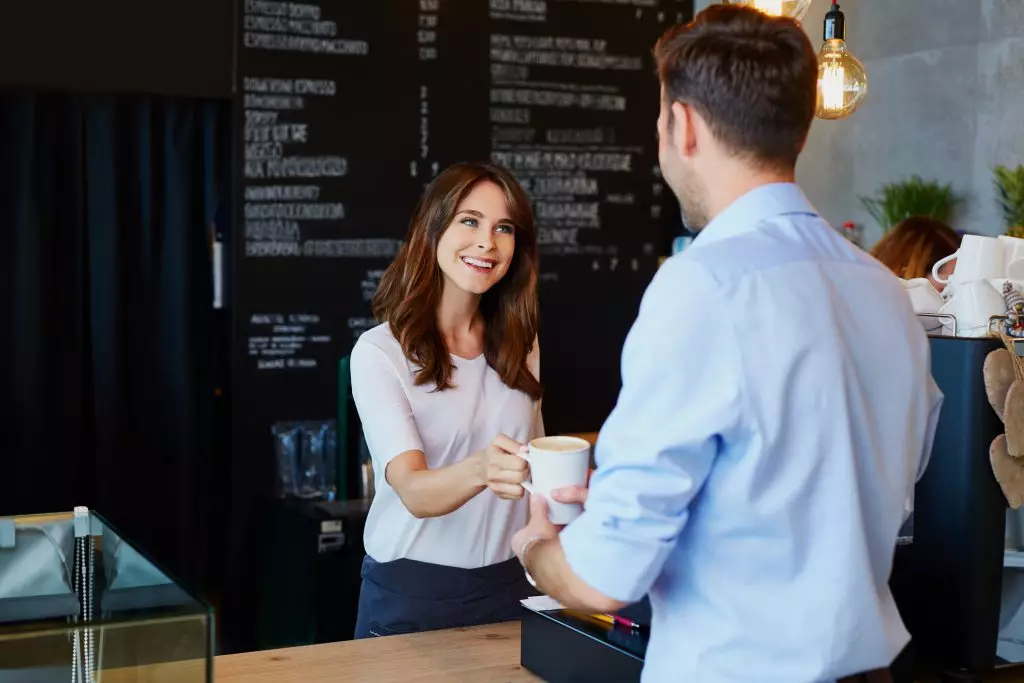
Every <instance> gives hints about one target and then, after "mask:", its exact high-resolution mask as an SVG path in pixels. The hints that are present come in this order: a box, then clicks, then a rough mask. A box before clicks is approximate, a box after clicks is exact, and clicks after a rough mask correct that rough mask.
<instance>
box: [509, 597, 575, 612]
mask: <svg viewBox="0 0 1024 683" xmlns="http://www.w3.org/2000/svg"><path fill="white" fill-rule="evenodd" d="M519 602H520V603H522V605H523V607H525V608H526V609H532V610H533V611H534V612H553V611H555V610H558V609H565V608H564V607H563V606H562V603H560V602H558V600H555V599H554V598H552V597H549V596H547V595H535V596H533V597H532V598H525V599H523V600H520V601H519Z"/></svg>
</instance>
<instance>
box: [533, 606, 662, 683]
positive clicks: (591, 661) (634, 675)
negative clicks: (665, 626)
mask: <svg viewBox="0 0 1024 683" xmlns="http://www.w3.org/2000/svg"><path fill="white" fill-rule="evenodd" d="M646 650H647V635H646V633H645V632H644V631H638V630H634V629H630V628H628V627H626V626H620V625H612V624H606V623H603V622H601V621H597V620H593V619H589V618H587V617H585V616H576V615H574V614H573V613H572V612H568V611H566V610H555V611H550V612H538V611H535V610H532V609H530V608H529V607H526V606H525V605H524V606H523V635H522V646H521V650H520V654H519V661H520V664H521V665H522V666H523V668H525V669H529V670H530V671H532V672H533V673H535V674H536V675H538V676H540V677H541V678H543V679H544V680H545V681H548V682H549V683H577V682H579V683H583V682H584V681H586V682H587V683H590V682H592V681H615V682H616V683H633V682H639V681H640V672H641V670H642V669H643V666H644V653H645V652H646Z"/></svg>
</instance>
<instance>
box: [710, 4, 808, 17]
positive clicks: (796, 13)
mask: <svg viewBox="0 0 1024 683" xmlns="http://www.w3.org/2000/svg"><path fill="white" fill-rule="evenodd" d="M811 2H812V0H725V3H726V4H727V5H746V6H747V7H753V8H754V9H756V10H760V11H762V12H764V13H765V14H770V15H772V16H774V17H791V18H793V19H796V20H797V21H800V20H801V19H803V18H804V15H805V14H807V10H808V9H809V8H810V6H811Z"/></svg>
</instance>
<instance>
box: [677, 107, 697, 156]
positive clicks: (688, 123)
mask: <svg viewBox="0 0 1024 683" xmlns="http://www.w3.org/2000/svg"><path fill="white" fill-rule="evenodd" d="M671 114H672V116H671V123H672V130H671V131H670V134H671V136H672V146H673V147H674V148H675V150H676V152H677V153H678V154H679V156H681V157H691V156H693V155H694V154H695V153H696V151H697V141H698V131H697V125H698V121H697V118H698V114H697V112H695V111H694V110H693V107H691V106H690V105H688V104H684V103H682V102H673V103H672V107H671Z"/></svg>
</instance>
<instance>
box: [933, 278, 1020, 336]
mask: <svg viewBox="0 0 1024 683" xmlns="http://www.w3.org/2000/svg"><path fill="white" fill-rule="evenodd" d="M1005 312H1006V304H1005V302H1004V301H1003V295H1002V294H1001V293H1000V292H998V291H996V288H995V287H993V286H992V284H991V283H989V281H987V280H975V281H973V282H964V283H961V284H960V285H958V286H957V289H956V294H955V295H953V298H951V299H950V300H949V301H947V302H946V303H945V304H944V305H943V306H942V308H940V309H939V313H940V314H948V315H952V316H953V317H954V318H956V327H957V332H956V333H957V336H958V337H985V336H987V335H988V330H989V319H990V318H991V317H992V316H994V315H1003V314H1004V313H1005Z"/></svg>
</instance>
